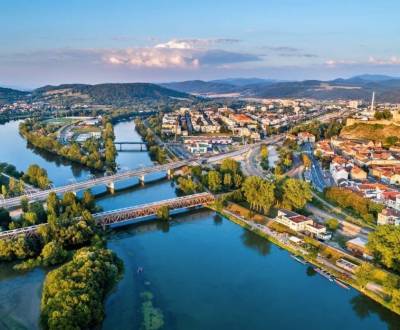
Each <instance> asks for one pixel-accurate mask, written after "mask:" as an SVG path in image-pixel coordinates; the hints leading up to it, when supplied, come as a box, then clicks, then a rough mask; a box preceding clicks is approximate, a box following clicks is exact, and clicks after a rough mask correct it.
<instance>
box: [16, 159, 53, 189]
mask: <svg viewBox="0 0 400 330" xmlns="http://www.w3.org/2000/svg"><path fill="white" fill-rule="evenodd" d="M22 179H23V180H24V181H25V182H27V183H29V184H31V185H33V186H35V187H38V188H40V189H46V188H49V186H50V184H51V181H50V179H49V177H48V176H47V171H46V170H45V169H44V168H41V167H40V166H39V165H36V164H32V165H30V166H29V167H28V170H27V171H26V173H25V174H24V175H23V176H22Z"/></svg>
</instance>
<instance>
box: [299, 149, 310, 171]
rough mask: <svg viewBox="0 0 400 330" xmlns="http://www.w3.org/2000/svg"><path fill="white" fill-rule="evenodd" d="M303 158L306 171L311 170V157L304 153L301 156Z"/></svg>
mask: <svg viewBox="0 0 400 330" xmlns="http://www.w3.org/2000/svg"><path fill="white" fill-rule="evenodd" d="M301 157H302V160H303V165H304V167H305V168H306V169H309V168H310V167H311V159H310V157H308V155H307V154H305V153H303V154H302V155H301Z"/></svg>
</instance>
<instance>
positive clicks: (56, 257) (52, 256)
mask: <svg viewBox="0 0 400 330" xmlns="http://www.w3.org/2000/svg"><path fill="white" fill-rule="evenodd" d="M67 257H68V252H67V251H66V250H64V249H63V247H62V245H61V244H60V243H58V242H56V241H52V242H49V243H47V244H46V245H45V246H44V247H43V249H42V252H41V253H40V261H41V263H42V265H43V266H53V265H57V264H60V263H62V262H64V261H65V259H66V258H67Z"/></svg>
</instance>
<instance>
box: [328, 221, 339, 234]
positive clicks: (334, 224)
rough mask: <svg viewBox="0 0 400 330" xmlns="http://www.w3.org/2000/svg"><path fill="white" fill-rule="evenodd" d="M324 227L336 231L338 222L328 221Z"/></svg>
mask: <svg viewBox="0 0 400 330" xmlns="http://www.w3.org/2000/svg"><path fill="white" fill-rule="evenodd" d="M325 226H326V228H328V229H329V230H331V231H336V230H337V229H338V228H339V221H338V220H337V219H335V218H331V219H328V220H327V221H326V223H325Z"/></svg>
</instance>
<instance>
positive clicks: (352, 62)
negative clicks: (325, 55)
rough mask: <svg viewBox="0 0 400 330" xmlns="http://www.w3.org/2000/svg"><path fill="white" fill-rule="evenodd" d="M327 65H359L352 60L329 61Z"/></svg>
mask: <svg viewBox="0 0 400 330" xmlns="http://www.w3.org/2000/svg"><path fill="white" fill-rule="evenodd" d="M325 64H326V65H327V66H329V67H335V66H338V65H348V64H357V62H356V61H351V60H327V61H325Z"/></svg>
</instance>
